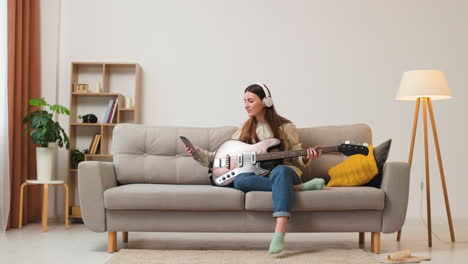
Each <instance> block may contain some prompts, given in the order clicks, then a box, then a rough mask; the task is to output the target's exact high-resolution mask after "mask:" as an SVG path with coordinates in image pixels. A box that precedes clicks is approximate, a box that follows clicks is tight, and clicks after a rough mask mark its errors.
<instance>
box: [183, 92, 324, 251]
mask: <svg viewBox="0 0 468 264" xmlns="http://www.w3.org/2000/svg"><path fill="white" fill-rule="evenodd" d="M244 107H245V109H246V111H247V113H248V115H249V119H248V120H247V121H246V122H245V123H244V125H243V126H242V127H241V128H239V129H238V130H237V131H236V132H235V133H234V135H233V136H232V139H236V140H240V141H242V142H245V143H249V144H253V143H257V142H259V141H262V140H265V139H267V138H270V137H275V138H278V139H281V140H283V142H284V149H285V150H286V151H287V150H300V149H302V144H301V143H300V142H299V136H298V134H297V130H296V126H295V125H294V124H293V123H292V122H291V121H289V120H288V119H286V118H284V117H282V116H280V115H278V114H277V113H276V110H275V106H274V105H273V100H272V99H271V95H270V91H269V90H268V87H266V85H264V84H259V83H258V84H252V85H250V86H248V87H247V88H246V89H245V91H244ZM318 147H319V146H315V148H308V149H307V156H306V157H305V156H302V157H295V158H289V159H285V160H284V162H283V164H282V165H278V166H276V167H275V168H274V169H273V170H272V171H271V172H270V174H269V175H268V176H267V177H264V176H258V175H255V174H253V173H242V174H239V175H238V176H237V177H236V178H235V179H234V188H236V189H238V190H240V191H243V192H250V191H272V193H273V195H272V196H273V207H274V213H273V217H275V218H276V227H275V234H274V236H273V239H272V241H271V243H270V248H269V252H270V253H271V254H276V253H279V252H281V251H282V250H283V249H284V236H285V234H286V224H287V222H288V219H289V217H290V215H291V208H292V205H293V202H294V191H306V190H320V189H323V187H324V186H325V181H324V180H323V179H320V178H315V179H313V180H310V181H308V182H306V183H302V184H301V178H300V176H301V175H302V171H301V170H300V169H299V168H298V167H306V166H308V165H310V163H311V161H312V160H314V159H316V158H318V157H320V156H321V155H322V153H321V151H318V150H317V148H318ZM185 149H186V150H187V152H188V153H189V155H191V156H193V152H192V151H191V150H190V148H189V147H188V146H185ZM196 150H197V151H198V152H199V153H200V156H201V157H202V160H203V161H201V162H200V164H201V165H203V166H206V167H208V166H209V164H210V163H211V162H212V161H213V160H214V154H215V153H214V152H208V151H206V150H204V149H200V148H199V147H197V146H196Z"/></svg>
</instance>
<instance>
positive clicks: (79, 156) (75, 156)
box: [70, 149, 88, 169]
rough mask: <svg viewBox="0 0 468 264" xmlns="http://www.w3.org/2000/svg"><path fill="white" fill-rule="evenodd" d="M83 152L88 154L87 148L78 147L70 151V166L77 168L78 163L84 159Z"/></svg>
mask: <svg viewBox="0 0 468 264" xmlns="http://www.w3.org/2000/svg"><path fill="white" fill-rule="evenodd" d="M85 154H88V149H84V150H82V151H81V150H79V149H72V150H71V151H70V157H71V163H72V168H74V169H76V168H78V164H79V163H80V162H82V161H84V159H85Z"/></svg>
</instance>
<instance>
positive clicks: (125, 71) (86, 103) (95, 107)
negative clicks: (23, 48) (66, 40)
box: [67, 62, 142, 218]
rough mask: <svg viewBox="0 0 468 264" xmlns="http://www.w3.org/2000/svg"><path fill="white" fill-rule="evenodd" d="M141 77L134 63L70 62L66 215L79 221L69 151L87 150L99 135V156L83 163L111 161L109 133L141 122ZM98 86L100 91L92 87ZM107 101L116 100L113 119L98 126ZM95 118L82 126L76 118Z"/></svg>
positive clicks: (74, 173) (74, 177) (79, 215)
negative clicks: (78, 86)
mask: <svg viewBox="0 0 468 264" xmlns="http://www.w3.org/2000/svg"><path fill="white" fill-rule="evenodd" d="M141 75H142V69H141V67H140V65H139V64H138V63H114V62H72V63H71V79H70V88H69V89H70V119H69V120H70V122H69V134H68V135H69V138H70V150H69V152H68V176H67V184H68V185H69V188H70V207H69V209H70V212H69V213H70V215H71V217H72V218H81V210H80V208H79V206H77V205H76V204H75V195H76V192H77V178H78V169H77V168H73V167H72V164H71V150H72V149H75V148H79V149H80V150H83V149H86V148H88V147H89V144H90V143H91V140H92V139H93V136H94V135H95V134H97V133H98V134H101V141H100V152H99V153H96V154H93V155H89V154H86V155H85V160H97V161H112V160H113V155H112V150H111V147H112V146H111V144H110V142H111V140H112V132H113V129H114V127H115V126H116V125H117V124H119V123H136V124H139V123H140V122H141V115H140V111H141V110H140V109H141V108H140V106H141ZM77 83H80V84H88V92H86V93H83V92H75V91H74V84H77ZM98 83H100V86H101V91H100V92H96V91H95V87H96V86H97V85H98ZM126 96H129V97H131V99H132V100H131V101H132V106H131V107H130V108H126V106H125V105H124V104H125V97H126ZM110 99H116V100H117V109H116V111H115V117H114V118H113V120H112V121H111V123H104V122H102V118H103V117H104V114H105V110H106V108H107V105H108V101H109V100H110ZM90 113H92V114H95V115H96V116H97V117H98V123H82V122H80V120H78V115H86V114H90Z"/></svg>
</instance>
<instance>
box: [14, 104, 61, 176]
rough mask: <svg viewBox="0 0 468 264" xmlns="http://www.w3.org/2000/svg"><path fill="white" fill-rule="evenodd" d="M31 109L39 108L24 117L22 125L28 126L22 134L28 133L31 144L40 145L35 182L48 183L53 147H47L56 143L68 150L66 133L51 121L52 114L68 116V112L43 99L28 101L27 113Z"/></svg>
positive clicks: (37, 154) (37, 148)
mask: <svg viewBox="0 0 468 264" xmlns="http://www.w3.org/2000/svg"><path fill="white" fill-rule="evenodd" d="M33 107H39V109H38V110H36V111H34V112H31V113H29V114H28V115H26V117H24V119H23V124H28V127H27V128H26V129H24V131H23V133H25V132H28V131H30V133H29V134H30V136H31V139H32V141H33V143H34V144H38V145H40V146H38V147H36V164H37V180H40V181H50V180H52V168H53V162H54V160H53V154H54V147H49V143H55V142H57V144H58V146H59V147H63V146H65V148H66V149H69V148H70V141H69V140H68V136H67V133H65V130H63V128H62V127H61V126H60V124H59V123H58V122H56V121H54V120H53V119H52V118H53V114H54V113H57V114H65V115H70V111H69V110H68V109H67V108H66V107H64V106H61V105H58V104H55V105H50V104H48V103H47V102H46V101H45V100H44V98H40V99H31V100H29V107H28V112H29V111H30V110H31V108H33ZM46 107H47V108H48V110H46Z"/></svg>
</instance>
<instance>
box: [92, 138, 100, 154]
mask: <svg viewBox="0 0 468 264" xmlns="http://www.w3.org/2000/svg"><path fill="white" fill-rule="evenodd" d="M100 140H101V135H100V134H96V135H95V136H94V138H93V141H92V142H91V149H90V151H89V154H90V155H94V154H96V150H97V148H98V145H99V142H100Z"/></svg>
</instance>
